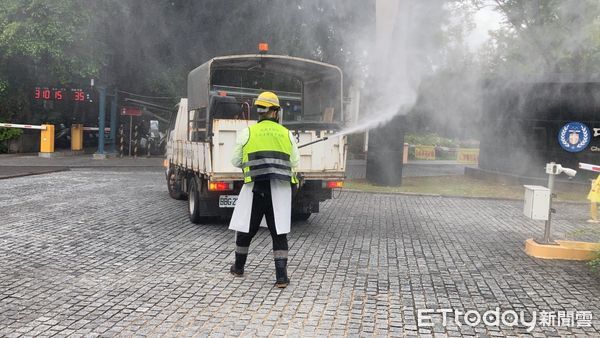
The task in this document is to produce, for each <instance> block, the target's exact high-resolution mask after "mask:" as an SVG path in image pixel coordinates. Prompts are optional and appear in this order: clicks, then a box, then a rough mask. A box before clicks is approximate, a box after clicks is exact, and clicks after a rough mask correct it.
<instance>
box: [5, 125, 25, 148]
mask: <svg viewBox="0 0 600 338" xmlns="http://www.w3.org/2000/svg"><path fill="white" fill-rule="evenodd" d="M21 134H23V130H21V129H17V128H0V153H5V152H7V151H8V145H7V141H9V140H12V139H15V138H17V137H19V136H21Z"/></svg>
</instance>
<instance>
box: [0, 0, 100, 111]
mask: <svg viewBox="0 0 600 338" xmlns="http://www.w3.org/2000/svg"><path fill="white" fill-rule="evenodd" d="M91 18H92V12H91V11H90V9H89V7H88V6H87V2H86V1H84V0H53V1H43V0H3V1H2V2H0V119H4V120H8V119H11V118H13V116H14V115H15V114H17V113H19V114H21V118H23V117H24V116H27V112H28V110H29V102H30V97H29V93H30V92H31V90H32V87H33V86H34V85H35V84H44V85H60V84H68V83H71V82H74V81H77V80H78V79H80V78H85V77H90V76H96V75H97V74H98V72H99V70H100V68H101V67H102V65H103V61H104V57H103V55H102V54H100V53H98V51H96V50H94V48H93V47H94V44H93V43H90V41H91V40H92V35H91V31H90V30H88V29H86V28H87V27H86V25H87V24H88V23H89V22H90V21H91Z"/></svg>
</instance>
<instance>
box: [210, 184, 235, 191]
mask: <svg viewBox="0 0 600 338" xmlns="http://www.w3.org/2000/svg"><path fill="white" fill-rule="evenodd" d="M208 190H210V191H227V190H233V182H208Z"/></svg>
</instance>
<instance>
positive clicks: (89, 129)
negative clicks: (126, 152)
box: [83, 127, 110, 132]
mask: <svg viewBox="0 0 600 338" xmlns="http://www.w3.org/2000/svg"><path fill="white" fill-rule="evenodd" d="M83 130H84V131H98V130H100V128H98V127H83ZM104 131H105V132H107V131H110V128H108V127H107V128H104Z"/></svg>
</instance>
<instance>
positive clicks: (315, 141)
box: [298, 137, 329, 149]
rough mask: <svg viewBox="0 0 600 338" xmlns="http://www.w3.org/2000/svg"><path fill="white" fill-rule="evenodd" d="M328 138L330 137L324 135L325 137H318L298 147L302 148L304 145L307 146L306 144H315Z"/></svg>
mask: <svg viewBox="0 0 600 338" xmlns="http://www.w3.org/2000/svg"><path fill="white" fill-rule="evenodd" d="M328 138H329V137H323V138H320V139H316V140H314V141H311V142H308V143H305V144H303V145H300V146H298V149H300V148H304V147H306V146H309V145H311V144H315V143H319V142H323V141H326V140H327V139H328Z"/></svg>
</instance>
